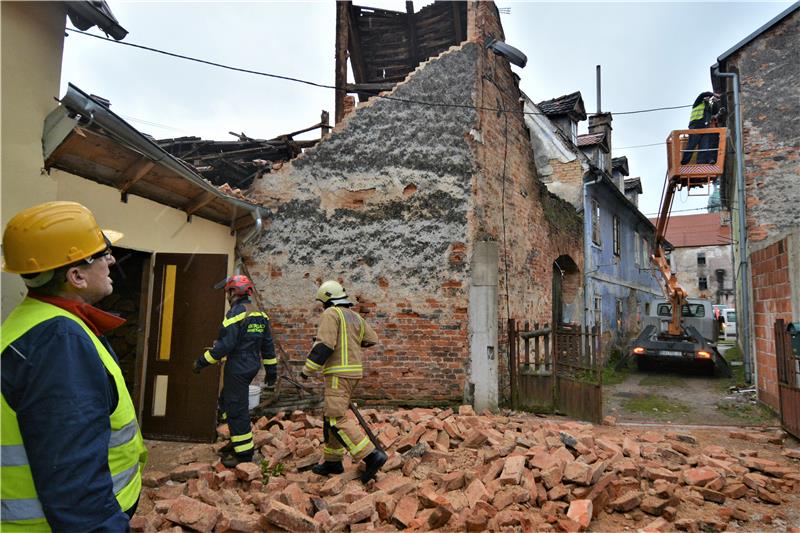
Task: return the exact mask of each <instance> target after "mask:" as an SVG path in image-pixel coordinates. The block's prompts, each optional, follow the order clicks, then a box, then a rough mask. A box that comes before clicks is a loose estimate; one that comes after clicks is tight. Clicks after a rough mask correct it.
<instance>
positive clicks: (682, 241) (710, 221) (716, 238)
mask: <svg viewBox="0 0 800 533" xmlns="http://www.w3.org/2000/svg"><path fill="white" fill-rule="evenodd" d="M650 222H652V223H653V224H655V223H656V219H655V218H651V219H650ZM667 240H668V241H669V242H670V243H672V245H673V246H674V247H675V248H691V247H695V246H723V245H728V244H730V243H731V227H730V226H729V225H724V226H723V225H722V214H721V213H703V214H699V215H684V216H673V217H670V219H669V224H668V225H667Z"/></svg>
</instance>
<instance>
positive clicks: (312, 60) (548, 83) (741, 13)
mask: <svg viewBox="0 0 800 533" xmlns="http://www.w3.org/2000/svg"><path fill="white" fill-rule="evenodd" d="M355 3H356V4H357V5H364V6H371V7H380V8H384V9H393V10H396V11H405V2H403V1H387V0H382V1H367V0H364V1H356V2H355ZM429 3H432V2H429V1H426V2H420V1H417V2H415V3H414V7H415V9H416V10H417V11H418V10H419V9H420V8H421V7H423V6H424V5H427V4H429ZM109 4H110V6H111V9H112V11H113V12H114V15H115V16H116V17H117V19H118V20H119V22H120V24H121V25H122V26H123V27H124V28H125V29H127V30H128V32H129V34H128V36H127V37H126V38H125V40H124V42H129V43H135V44H140V45H144V46H148V47H151V48H158V49H161V50H165V51H169V52H173V53H177V54H182V55H187V56H192V57H197V58H201V59H205V60H208V61H213V62H216V63H223V64H227V65H231V66H236V67H241V68H246V69H250V70H257V71H263V72H269V73H273V74H280V75H283V76H291V77H295V78H301V79H305V80H309V81H314V82H317V83H323V84H327V85H333V79H334V32H335V23H336V14H335V5H334V3H333V2H331V1H326V2H291V3H290V2H247V3H234V2H226V3H217V2H174V3H168V2H158V3H154V2H119V1H114V0H111V1H110V2H109ZM497 5H498V7H500V8H510V13H509V14H503V15H501V18H502V22H503V26H504V29H505V33H506V42H507V43H508V44H510V45H512V46H515V47H516V48H519V49H520V50H522V51H523V52H524V53H525V54H526V55H527V56H528V64H527V66H526V67H525V68H524V69H519V68H517V67H513V68H514V70H515V71H516V72H517V74H519V76H520V77H521V78H522V81H521V86H522V90H523V91H525V92H526V93H527V94H528V96H530V97H531V98H532V99H533V100H534V101H535V102H539V101H542V100H547V99H550V98H554V97H557V96H560V95H563V94H567V93H571V92H573V91H581V93H582V94H583V100H584V103H585V105H586V110H587V112H588V113H592V112H594V111H595V110H596V109H597V98H596V91H595V65H598V64H599V65H602V107H603V109H602V110H603V111H611V112H612V113H615V112H622V111H634V110H640V109H650V108H655V107H666V106H678V105H685V104H691V103H692V102H693V100H694V98H695V97H696V96H697V95H698V94H699V93H700V92H702V91H705V90H710V87H711V82H710V78H709V67H710V66H711V65H713V64H714V63H715V62H716V58H717V57H718V56H720V55H722V54H723V53H724V52H725V51H726V50H728V49H729V48H731V47H732V46H734V45H735V44H736V43H738V42H739V41H740V40H741V39H743V38H744V37H746V36H747V35H749V34H750V33H752V32H753V31H755V30H756V29H757V28H759V27H760V26H761V25H762V24H764V23H765V22H767V21H769V20H770V19H771V18H772V17H774V16H775V15H777V14H778V13H780V12H781V11H783V10H784V9H786V8H787V7H788V6H790V5H791V2H758V3H752V2H736V3H730V2H702V3H701V2H686V3H677V2H675V3H653V2H638V3H628V2H626V3H600V2H597V3H573V2H561V3H558V4H554V3H543V2H507V1H499V2H497ZM67 26H68V27H71V25H70V24H69V22H68V24H67ZM92 33H95V34H100V33H99V32H98V31H97V29H96V28H93V29H92ZM61 80H62V91H61V93H62V94H64V92H65V90H66V84H67V83H73V84H75V85H77V86H78V87H80V88H81V89H83V90H84V91H86V92H88V93H92V94H97V95H101V96H103V97H105V98H107V99H109V100H111V103H112V110H114V111H115V112H116V113H117V114H119V115H121V116H122V117H123V118H125V119H126V120H128V121H129V122H130V123H131V124H132V125H133V126H135V127H136V128H137V129H139V130H140V131H142V132H144V133H148V134H150V135H152V136H154V137H156V138H167V137H180V136H185V135H196V136H199V137H202V138H204V139H216V140H233V139H234V138H233V137H232V136H231V135H230V134H229V133H228V132H230V131H234V132H244V133H245V134H247V135H248V136H250V137H257V138H271V137H275V136H277V135H280V134H282V133H289V132H291V131H296V130H299V129H302V128H304V127H307V126H311V125H314V124H316V123H318V122H319V119H320V112H321V110H323V109H324V110H328V111H329V112H330V114H331V119H332V118H333V110H334V105H333V91H332V90H330V89H321V88H315V87H311V86H308V85H304V84H298V83H293V82H288V81H282V80H276V79H270V78H266V77H261V76H254V75H251V74H244V73H236V72H231V71H227V70H223V69H219V68H215V67H211V66H207V65H201V64H198V63H193V62H189V61H185V60H181V59H176V58H172V57H167V56H164V55H160V54H155V53H152V52H148V51H144V50H139V49H135V48H131V47H127V46H121V45H119V44H113V43H109V42H104V41H101V40H98V39H93V38H91V37H87V36H84V35H79V34H75V33H68V38H67V39H66V40H65V45H64V63H63V69H62V76H61ZM351 81H352V80H351ZM688 117H689V109H688V108H687V109H678V110H672V111H657V112H652V113H642V114H634V115H618V116H614V121H613V124H612V126H613V128H614V131H613V137H612V139H613V142H612V144H613V156H614V157H618V156H622V155H625V156H627V157H628V162H629V166H630V171H631V176H640V177H641V178H642V186H643V188H644V195H643V196H642V197H640V204H639V206H640V209H641V210H642V212H643V213H645V214H646V215H648V216H650V215H653V214H654V213H655V212H656V211H657V210H658V203H659V199H660V194H661V186H662V183H663V180H664V173H665V171H666V156H665V149H664V147H663V145H659V146H648V147H640V148H630V147H634V146H639V145H649V144H654V143H662V142H663V141H664V139H665V138H666V136H667V134H668V133H669V131H670V130H673V129H682V128H685V127H686V125H687V123H688ZM586 129H587V125H586V122H585V121H584V122H583V123H582V124H581V126H580V129H579V133H585V132H586ZM315 134H316V133H315ZM315 134H311V135H312V136H313V135H315ZM305 137H306V138H307V137H308V135H306V136H305ZM706 202H707V198H706V197H700V198H695V197H691V198H688V197H686V195H685V192H684V193H683V194H682V195H681V196H680V197H679V198H677V200H676V202H675V205H674V207H673V209H674V212H675V213H676V214H693V213H699V212H702V211H697V210H692V209H696V208H698V207H704V206H705V205H706Z"/></svg>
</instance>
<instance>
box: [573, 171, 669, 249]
mask: <svg viewBox="0 0 800 533" xmlns="http://www.w3.org/2000/svg"><path fill="white" fill-rule="evenodd" d="M597 177H599V178H600V181H599V182H600V183H602V184H603V187H604V188H605V189H606V190H607V191H610V193H611V194H612V195H613V196H615V197H616V198H617V200H619V201H620V203H622V205H624V206H625V207H627V208H628V210H629V211H632V212H633V213H634V214H635V216H636V218H638V219H639V221H640V222H642V224H643V225H644V226H646V227H648V228H650V229H652V230H653V232H654V233H655V230H656V227H655V226H654V225H653V223H652V222H651V221H650V219H649V218H647V217H646V216H644V213H642V212H641V211H639V208H638V207H636V206H635V205H634V203H633V202H631V201H630V199H629V198H628V197H627V196H625V194H624V193H623V192H622V191H621V190H619V187H617V186H616V185H615V184H614V180H613V179H612V178H611V176H609V175H608V174H606V172H605V171H603V170H601V169H599V168H597V167H596V166H594V165H591V167H590V170H589V172H587V173H586V174H585V175H584V178H583V182H584V184H585V183H589V182H592V181H595V179H597Z"/></svg>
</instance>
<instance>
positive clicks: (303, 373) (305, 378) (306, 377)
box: [300, 372, 308, 381]
mask: <svg viewBox="0 0 800 533" xmlns="http://www.w3.org/2000/svg"><path fill="white" fill-rule="evenodd" d="M300 379H302V380H303V381H308V376H306V373H305V372H300Z"/></svg>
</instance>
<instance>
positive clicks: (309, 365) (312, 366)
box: [305, 359, 322, 374]
mask: <svg viewBox="0 0 800 533" xmlns="http://www.w3.org/2000/svg"><path fill="white" fill-rule="evenodd" d="M305 368H307V369H308V370H309V371H311V373H312V374H313V373H314V372H319V370H320V368H322V365H318V364H317V363H315V362H314V361H312V360H311V359H306V364H305Z"/></svg>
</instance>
